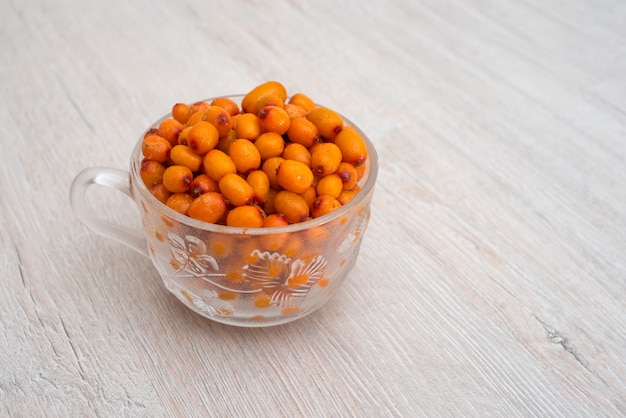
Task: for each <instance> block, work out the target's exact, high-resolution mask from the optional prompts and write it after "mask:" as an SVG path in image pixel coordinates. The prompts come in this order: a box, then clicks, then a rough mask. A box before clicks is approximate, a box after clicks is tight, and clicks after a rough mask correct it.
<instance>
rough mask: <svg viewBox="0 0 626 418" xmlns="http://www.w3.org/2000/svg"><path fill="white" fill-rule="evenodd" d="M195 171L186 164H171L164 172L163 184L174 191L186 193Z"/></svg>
mask: <svg viewBox="0 0 626 418" xmlns="http://www.w3.org/2000/svg"><path fill="white" fill-rule="evenodd" d="M192 181H193V173H192V172H191V170H190V169H189V167H185V166H184V165H171V166H169V167H167V168H166V169H165V172H164V173H163V185H164V186H165V188H166V189H167V190H169V191H170V192H172V193H184V192H186V191H187V190H189V187H190V185H191V182H192Z"/></svg>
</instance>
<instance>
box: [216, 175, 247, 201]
mask: <svg viewBox="0 0 626 418" xmlns="http://www.w3.org/2000/svg"><path fill="white" fill-rule="evenodd" d="M218 185H219V188H220V192H221V193H222V196H224V199H226V200H227V201H228V202H229V203H230V204H231V205H235V206H243V205H247V204H248V203H250V202H252V199H253V198H254V189H253V188H252V186H250V185H249V184H248V182H246V180H245V179H244V178H242V177H240V176H239V175H237V174H233V173H228V174H226V175H224V177H222V178H221V179H220V181H219V183H218Z"/></svg>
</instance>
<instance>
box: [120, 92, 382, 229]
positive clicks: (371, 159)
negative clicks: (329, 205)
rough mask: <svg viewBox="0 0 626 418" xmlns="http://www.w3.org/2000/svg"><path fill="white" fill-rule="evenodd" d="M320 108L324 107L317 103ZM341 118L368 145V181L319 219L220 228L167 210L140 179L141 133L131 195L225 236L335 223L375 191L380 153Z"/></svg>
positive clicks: (170, 215)
mask: <svg viewBox="0 0 626 418" xmlns="http://www.w3.org/2000/svg"><path fill="white" fill-rule="evenodd" d="M244 96H245V95H244V94H227V95H221V96H215V97H212V98H208V99H204V100H201V101H205V102H208V103H210V102H211V101H212V100H213V99H215V98H218V97H219V98H222V97H227V98H230V99H233V100H236V101H237V100H238V102H239V103H240V102H241V99H242V98H243V97H244ZM316 105H317V106H324V105H321V104H318V103H316ZM337 113H338V114H339V116H341V118H342V119H343V122H344V126H350V127H352V128H354V129H355V130H356V131H357V132H358V133H359V134H360V135H361V137H362V138H363V140H364V141H365V144H366V146H367V164H368V167H367V171H366V174H365V182H364V183H363V184H362V185H361V190H359V192H358V193H357V194H356V195H355V196H354V197H353V198H352V200H350V201H349V202H348V203H346V204H345V205H342V206H341V207H340V208H338V209H336V210H334V211H332V212H330V213H328V214H326V215H323V216H320V217H318V218H313V219H309V220H307V221H303V222H299V223H294V224H289V225H286V226H279V227H262V228H243V227H235V226H228V225H220V224H212V223H208V222H205V221H201V220H199V219H194V218H192V217H190V216H187V215H184V214H182V213H180V212H177V211H175V210H174V209H172V208H170V207H168V206H167V205H165V204H164V203H162V202H161V201H159V200H158V199H157V198H156V197H154V195H153V194H152V193H150V190H149V189H148V188H147V187H146V185H145V184H144V183H143V181H142V180H141V176H140V173H139V168H140V166H141V160H142V158H141V147H142V141H143V135H144V134H142V135H141V136H140V137H139V140H138V141H137V143H136V144H135V146H134V147H133V151H132V154H131V157H130V175H131V178H132V179H131V193H132V194H133V195H134V192H139V193H140V194H141V196H142V197H143V198H144V199H145V200H146V201H147V202H149V203H150V206H151V207H153V208H155V209H156V210H157V211H159V212H160V213H161V214H162V215H165V216H167V217H168V218H171V219H173V220H174V221H176V222H178V223H180V224H184V225H187V226H189V227H192V228H196V229H200V230H203V231H205V232H217V233H222V234H232V235H268V234H282V233H292V232H298V231H303V230H307V229H310V228H314V227H317V226H320V225H325V224H327V223H329V222H332V221H334V220H335V219H339V218H341V217H342V216H343V215H344V214H346V213H348V212H350V211H351V210H352V209H353V208H355V207H357V206H359V205H360V204H361V203H362V202H363V201H365V200H366V199H367V198H368V197H369V196H370V194H371V193H372V192H373V190H374V185H375V183H376V178H377V176H378V154H377V153H376V149H375V148H374V145H373V143H372V141H371V140H370V139H369V137H368V136H367V135H366V134H365V133H364V132H363V131H362V130H361V129H360V128H359V126H357V125H356V124H355V123H353V122H352V121H351V120H350V119H348V118H346V117H345V116H344V115H342V114H341V113H339V112H337ZM169 118H171V114H170V113H168V114H165V115H164V116H162V117H161V118H159V119H158V120H157V121H155V122H154V123H153V124H152V125H150V127H149V128H148V129H151V128H156V127H158V126H159V124H160V123H161V122H162V121H163V120H165V119H169Z"/></svg>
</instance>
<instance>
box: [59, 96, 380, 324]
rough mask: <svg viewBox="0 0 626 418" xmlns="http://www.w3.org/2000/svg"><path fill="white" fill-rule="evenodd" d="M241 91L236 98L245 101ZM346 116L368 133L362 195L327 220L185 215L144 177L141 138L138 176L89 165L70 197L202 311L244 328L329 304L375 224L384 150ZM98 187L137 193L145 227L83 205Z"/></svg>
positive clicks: (82, 216)
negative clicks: (271, 221) (269, 222)
mask: <svg viewBox="0 0 626 418" xmlns="http://www.w3.org/2000/svg"><path fill="white" fill-rule="evenodd" d="M242 97H243V96H230V98H231V99H233V100H235V101H239V102H240V101H241V98H242ZM208 101H209V102H210V101H211V99H209V100H208ZM167 117H171V116H169V115H168V116H166V117H163V118H162V119H160V120H159V121H157V122H156V123H155V124H154V125H153V126H152V127H157V126H158V125H159V124H160V122H161V121H162V120H164V119H166V118H167ZM342 117H343V116H342ZM343 119H344V123H345V125H349V126H352V127H354V128H355V129H356V130H357V131H358V132H359V133H360V134H361V136H362V137H363V139H364V140H365V142H366V144H367V150H368V158H367V161H366V166H367V167H366V170H365V174H364V175H363V177H362V178H361V180H360V181H359V187H360V188H361V189H360V191H359V192H358V193H357V194H356V196H355V197H354V198H353V199H352V200H351V201H350V202H348V203H346V204H345V205H343V206H341V207H340V208H339V209H336V210H334V211H333V212H331V213H329V214H327V215H324V216H321V217H319V218H314V219H311V220H308V221H305V222H302V223H297V224H290V225H288V226H283V227H273V228H238V227H230V226H224V225H216V224H209V223H206V222H202V221H199V220H196V219H193V218H190V217H188V216H185V215H182V214H180V213H178V212H176V211H174V210H172V209H170V208H169V207H168V206H166V205H165V204H163V203H161V202H160V201H158V200H157V199H156V198H155V197H154V196H153V195H152V194H151V193H150V191H149V190H148V188H147V187H146V186H145V185H144V183H143V182H142V180H141V176H140V166H141V161H142V158H143V156H142V152H141V145H142V139H143V135H142V137H141V138H140V139H139V140H138V141H137V144H136V146H135V147H134V150H133V152H132V155H131V159H130V173H128V172H126V171H121V170H118V169H113V168H102V167H92V168H87V169H84V170H83V171H81V172H80V173H79V174H78V175H77V176H76V178H75V179H74V182H73V183H72V186H71V189H70V202H71V204H72V208H73V210H74V212H75V214H76V216H77V217H78V219H79V220H80V221H81V222H83V223H84V224H85V225H86V226H88V227H89V228H91V229H92V230H94V231H95V232H97V233H99V234H101V235H104V236H108V237H111V238H114V239H116V240H118V241H120V242H122V243H123V244H125V245H127V246H128V247H130V248H132V249H133V250H135V251H137V252H139V253H140V254H143V255H145V256H147V257H149V258H150V259H151V260H152V263H153V264H154V266H155V267H156V269H157V270H158V272H159V274H160V275H161V278H162V280H163V283H164V285H165V287H166V288H167V289H169V290H170V291H171V292H172V293H173V294H174V295H176V297H177V298H178V299H179V300H180V301H181V302H182V303H184V304H185V305H186V306H188V307H189V308H191V309H192V310H194V311H195V312H197V313H198V314H200V315H203V316H205V317H207V318H209V319H212V320H215V321H217V322H221V323H224V324H229V325H236V326H245V327H263V326H270V325H278V324H283V323H287V322H291V321H294V320H296V319H298V318H302V317H304V316H305V315H308V314H310V313H311V312H313V311H315V310H316V309H317V308H319V307H320V306H322V305H323V304H324V303H326V302H327V301H328V300H329V299H330V297H331V296H332V294H333V293H334V292H335V291H336V290H337V288H338V287H339V286H340V285H341V283H342V282H343V281H344V279H345V278H346V275H347V274H348V273H349V272H350V270H352V267H353V266H354V264H355V262H356V259H357V255H358V252H359V247H360V245H361V241H362V239H363V235H364V232H365V229H366V227H367V224H368V221H369V217H370V201H371V199H372V194H373V191H374V183H375V181H376V175H377V170H378V163H377V155H376V151H375V149H374V147H373V145H372V143H371V141H370V140H369V138H368V137H367V136H366V135H365V134H364V133H363V132H362V131H361V130H360V129H359V128H358V127H357V126H355V125H354V124H352V123H351V122H350V121H349V120H348V119H347V118H345V117H344V118H343ZM93 184H98V185H103V186H108V187H111V188H113V189H117V190H119V191H121V192H123V193H125V194H127V195H128V196H130V197H131V198H132V199H133V200H134V201H135V202H136V204H137V206H138V208H139V212H140V214H141V219H142V224H143V230H142V231H134V230H131V229H129V228H124V227H122V226H120V225H117V224H114V223H113V222H111V221H108V220H106V219H101V218H99V217H97V216H95V215H94V214H93V213H92V211H91V210H90V208H89V207H88V206H87V204H86V202H85V194H86V191H87V189H88V188H89V187H90V186H91V185H93Z"/></svg>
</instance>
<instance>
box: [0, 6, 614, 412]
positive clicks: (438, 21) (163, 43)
mask: <svg viewBox="0 0 626 418" xmlns="http://www.w3.org/2000/svg"><path fill="white" fill-rule="evenodd" d="M0 15H1V16H2V26H1V27H0V127H1V133H0V151H1V153H0V155H1V156H2V163H1V164H0V218H1V220H2V221H1V222H2V228H0V274H1V277H2V279H3V280H2V281H1V282H0V319H1V320H0V414H1V415H3V416H286V417H293V416H333V417H334V416H372V417H374V416H375V417H379V416H422V415H430V416H459V415H464V416H624V415H626V325H625V324H626V263H625V262H624V260H625V258H624V254H626V235H625V232H624V231H626V187H624V181H625V179H626V163H625V161H626V3H624V2H621V1H617V0H604V1H599V2H591V1H583V0H574V1H570V2H558V1H547V2H545V1H538V0H525V1H522V2H513V1H509V2H491V1H484V0H472V1H452V2H440V1H434V0H425V1H419V2H415V1H408V0H404V1H397V2H386V1H373V2H356V1H348V2H340V3H337V2H331V1H317V2H309V3H308V4H303V3H301V2H288V1H277V2H267V1H265V2H256V1H255V2H221V3H220V4H214V3H213V2H203V1H195V0H186V1H179V2H166V1H150V2H147V1H141V2H125V1H120V0H112V1H107V2H104V1H100V2H99V1H87V2H79V1H70V0H59V1H55V2H34V1H30V0H25V1H21V2H17V1H14V0H5V1H2V2H0ZM268 79H277V80H280V81H282V82H283V83H284V84H285V85H286V86H287V87H288V88H289V89H290V90H301V91H305V92H307V93H309V95H311V96H312V97H314V98H315V99H317V100H318V101H319V102H321V103H325V104H328V105H329V106H332V107H333V108H335V109H337V110H340V111H341V112H342V113H344V114H345V115H347V116H348V117H350V118H351V119H352V120H353V121H355V122H357V123H359V124H360V125H361V126H362V127H363V129H364V131H365V132H367V133H368V134H369V135H370V136H371V138H372V140H373V141H374V142H375V144H376V146H377V148H378V152H379V158H380V173H379V181H378V185H377V189H376V193H375V196H374V200H373V207H372V210H373V216H372V219H371V222H370V225H369V228H368V230H367V235H366V238H365V241H364V244H363V246H362V249H361V254H360V257H359V260H358V262H357V264H356V267H355V269H354V270H353V272H352V274H351V275H350V277H349V279H348V280H347V282H346V284H345V286H344V287H343V288H342V289H341V290H340V291H338V292H337V295H336V297H335V298H334V299H333V300H332V301H331V302H330V303H329V304H328V305H326V306H325V307H323V308H322V309H321V310H320V311H318V312H317V313H315V314H313V315H312V316H310V317H307V318H304V319H302V320H299V321H297V322H294V323H292V324H288V325H284V326H279V327H274V328H268V329H239V328H232V327H227V326H223V325H219V324H216V323H213V322H211V321H209V320H206V319H204V318H202V317H200V316H198V315H196V314H194V313H192V312H191V311H189V310H188V309H187V308H185V307H184V306H182V304H180V303H179V302H178V301H177V300H176V299H175V298H174V297H173V296H171V295H170V294H169V293H168V292H167V291H166V290H165V288H164V287H163V286H162V284H161V283H160V282H159V279H158V277H157V273H156V271H155V269H154V267H152V266H151V264H150V263H149V261H148V260H147V259H145V258H143V257H141V256H139V255H137V254H134V253H132V252H129V251H128V250H127V249H126V248H125V247H123V246H122V245H121V244H118V243H116V242H113V241H111V240H108V239H105V238H102V237H99V236H97V235H96V234H94V233H93V232H91V231H90V230H88V229H87V228H85V227H84V226H83V225H82V224H80V223H79V222H78V221H77V219H76V217H75V216H74V215H73V214H72V212H71V210H70V207H69V200H68V190H69V185H70V183H71V181H72V179H73V177H74V176H75V175H76V174H77V173H78V171H80V170H81V169H82V168H84V167H87V166H109V167H116V168H122V169H125V168H126V167H127V163H128V155H129V153H130V150H131V148H132V146H133V144H134V143H135V141H136V140H137V138H138V137H139V135H140V134H141V133H142V131H143V129H144V128H145V127H146V126H148V125H149V124H150V123H151V122H153V121H154V120H156V119H157V118H159V117H160V116H161V115H162V114H164V113H165V112H167V111H168V110H169V107H170V106H171V105H172V104H173V103H175V102H177V101H191V100H195V99H201V98H206V97H210V96H216V95H220V94H228V93H236V92H244V91H246V90H247V89H249V88H251V87H252V86H254V85H256V84H258V83H260V82H262V81H265V80H268ZM90 201H91V203H92V204H93V205H94V206H96V207H98V208H99V210H100V211H101V213H103V214H106V216H109V217H110V218H111V219H114V220H116V221H118V222H120V223H123V224H126V225H129V227H134V226H136V225H137V224H138V220H137V213H136V209H135V208H134V207H133V205H132V203H131V202H130V200H128V199H127V198H125V197H124V196H121V195H120V196H116V195H112V193H106V192H104V191H101V190H94V191H93V193H91V195H90Z"/></svg>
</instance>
